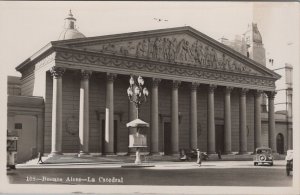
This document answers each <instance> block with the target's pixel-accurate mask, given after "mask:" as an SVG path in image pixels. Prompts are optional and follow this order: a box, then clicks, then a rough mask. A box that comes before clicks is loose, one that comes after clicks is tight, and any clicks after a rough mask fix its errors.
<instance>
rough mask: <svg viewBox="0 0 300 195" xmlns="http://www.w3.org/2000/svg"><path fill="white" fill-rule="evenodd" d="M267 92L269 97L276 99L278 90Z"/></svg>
mask: <svg viewBox="0 0 300 195" xmlns="http://www.w3.org/2000/svg"><path fill="white" fill-rule="evenodd" d="M266 94H267V96H268V98H269V99H274V98H275V95H276V94H277V92H276V91H268V92H266Z"/></svg>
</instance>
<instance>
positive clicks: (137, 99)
mask: <svg viewBox="0 0 300 195" xmlns="http://www.w3.org/2000/svg"><path fill="white" fill-rule="evenodd" d="M129 84H130V86H129V87H128V89H127V95H128V98H129V100H130V102H133V103H134V104H135V107H136V112H137V113H136V117H137V118H136V119H135V120H133V121H131V122H129V123H127V125H126V126H127V127H129V128H136V133H135V134H134V135H130V136H129V137H130V139H129V147H132V148H136V159H135V164H136V165H137V166H141V155H140V149H141V148H145V147H147V139H146V136H145V135H143V134H140V129H141V128H145V127H149V124H148V123H146V122H144V121H142V120H140V119H139V110H140V106H141V104H142V103H143V102H146V101H147V97H148V95H149V92H148V89H147V88H146V87H145V86H144V79H143V78H142V77H141V76H139V77H138V78H137V79H135V78H134V77H133V76H131V77H130V80H129Z"/></svg>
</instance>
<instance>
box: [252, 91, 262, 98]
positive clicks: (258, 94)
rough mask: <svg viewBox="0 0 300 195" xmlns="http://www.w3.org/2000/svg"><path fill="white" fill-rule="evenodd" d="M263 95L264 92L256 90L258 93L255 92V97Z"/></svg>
mask: <svg viewBox="0 0 300 195" xmlns="http://www.w3.org/2000/svg"><path fill="white" fill-rule="evenodd" d="M262 93H263V91H262V90H256V91H255V92H254V96H255V97H260V96H261V94H262Z"/></svg>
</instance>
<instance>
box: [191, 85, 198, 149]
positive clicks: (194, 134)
mask: <svg viewBox="0 0 300 195" xmlns="http://www.w3.org/2000/svg"><path fill="white" fill-rule="evenodd" d="M198 86H199V83H192V84H191V108H190V110H191V113H190V119H191V121H190V123H191V124H190V126H191V128H190V148H193V149H196V148H198V139H197V138H198V136H197V87H198Z"/></svg>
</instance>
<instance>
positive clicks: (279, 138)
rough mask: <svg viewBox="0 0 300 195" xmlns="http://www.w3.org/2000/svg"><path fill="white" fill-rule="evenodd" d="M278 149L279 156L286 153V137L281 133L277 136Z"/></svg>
mask: <svg viewBox="0 0 300 195" xmlns="http://www.w3.org/2000/svg"><path fill="white" fill-rule="evenodd" d="M276 149H277V152H278V153H279V154H283V153H284V137H283V135H282V134H281V133H278V135H277V136H276Z"/></svg>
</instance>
